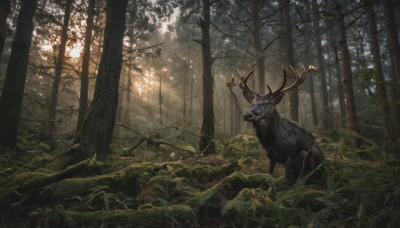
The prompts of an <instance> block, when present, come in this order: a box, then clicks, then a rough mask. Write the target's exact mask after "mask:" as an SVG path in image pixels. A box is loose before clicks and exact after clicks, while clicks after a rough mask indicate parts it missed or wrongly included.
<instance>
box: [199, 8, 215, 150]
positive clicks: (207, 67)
mask: <svg viewBox="0 0 400 228" xmlns="http://www.w3.org/2000/svg"><path fill="white" fill-rule="evenodd" d="M202 1H203V18H202V19H200V27H201V32H202V38H201V50H202V55H203V124H202V126H201V137H200V140H199V149H200V151H202V152H203V153H204V154H209V153H215V142H214V141H213V138H214V128H215V126H214V101H213V98H214V88H213V86H214V79H213V76H212V72H211V65H212V61H211V50H210V49H211V48H210V8H211V4H210V0H202Z"/></svg>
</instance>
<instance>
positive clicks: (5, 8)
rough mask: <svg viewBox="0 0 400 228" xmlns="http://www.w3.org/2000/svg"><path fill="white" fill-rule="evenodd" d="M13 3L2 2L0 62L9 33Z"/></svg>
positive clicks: (0, 15)
mask: <svg viewBox="0 0 400 228" xmlns="http://www.w3.org/2000/svg"><path fill="white" fill-rule="evenodd" d="M10 8H11V3H10V0H3V1H1V2H0V62H1V55H2V53H3V49H4V44H5V42H6V37H7V36H6V32H7V18H8V14H9V13H10Z"/></svg>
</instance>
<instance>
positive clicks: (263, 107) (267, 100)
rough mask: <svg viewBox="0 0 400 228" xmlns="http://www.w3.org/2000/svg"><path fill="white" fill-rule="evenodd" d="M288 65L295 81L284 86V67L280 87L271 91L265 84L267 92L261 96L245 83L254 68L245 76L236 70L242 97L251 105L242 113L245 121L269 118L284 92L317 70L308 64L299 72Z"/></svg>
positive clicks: (299, 83) (285, 76)
mask: <svg viewBox="0 0 400 228" xmlns="http://www.w3.org/2000/svg"><path fill="white" fill-rule="evenodd" d="M289 67H290V69H291V70H292V71H293V73H294V74H295V75H296V81H295V82H294V83H293V84H292V85H290V86H289V87H286V88H285V85H286V79H287V75H286V69H285V68H284V69H283V83H282V85H281V87H280V88H279V89H278V90H276V91H274V92H272V91H271V88H270V87H269V86H268V85H267V87H268V91H269V92H268V93H267V94H265V95H262V96H261V95H259V94H257V93H256V92H254V91H253V90H252V89H251V88H250V87H249V85H248V84H247V80H248V79H249V77H250V75H252V73H253V72H254V70H251V71H250V72H249V73H248V74H247V76H246V77H243V76H242V75H241V74H240V72H239V71H238V70H237V73H238V74H239V76H240V80H241V82H240V83H239V87H240V88H241V89H242V90H243V96H244V98H246V100H247V101H248V102H249V103H250V104H251V105H252V108H251V109H250V110H249V111H248V112H247V113H245V114H244V120H245V121H250V122H254V123H256V122H259V121H260V120H262V119H268V118H270V117H271V116H272V115H273V113H274V110H276V105H277V104H279V102H281V100H282V98H283V96H284V94H285V92H287V91H289V90H292V89H294V88H296V87H297V86H299V85H301V84H302V83H303V82H304V81H305V79H306V78H307V77H308V75H310V73H311V72H312V71H313V70H314V71H318V70H317V69H316V68H315V67H314V66H309V67H308V69H306V68H305V67H304V66H303V67H302V68H303V69H302V72H301V73H299V72H298V71H297V70H296V69H294V68H293V67H291V66H289Z"/></svg>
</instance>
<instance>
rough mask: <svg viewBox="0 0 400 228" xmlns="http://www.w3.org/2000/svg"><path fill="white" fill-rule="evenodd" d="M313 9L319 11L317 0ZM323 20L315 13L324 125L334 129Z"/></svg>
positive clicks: (314, 1)
mask: <svg viewBox="0 0 400 228" xmlns="http://www.w3.org/2000/svg"><path fill="white" fill-rule="evenodd" d="M312 4H313V5H312V6H313V7H312V8H313V11H314V12H316V11H318V5H317V1H316V0H313V3H312ZM320 20H321V15H320V14H319V13H314V16H313V22H314V23H313V24H314V34H315V43H316V46H317V56H318V69H319V71H320V72H321V73H320V78H321V91H322V106H323V118H322V119H323V127H324V128H325V129H332V128H333V126H332V120H331V114H330V113H331V111H330V108H329V101H328V86H327V83H326V75H325V74H326V70H325V64H324V58H323V53H322V45H321V31H320V27H319V22H320Z"/></svg>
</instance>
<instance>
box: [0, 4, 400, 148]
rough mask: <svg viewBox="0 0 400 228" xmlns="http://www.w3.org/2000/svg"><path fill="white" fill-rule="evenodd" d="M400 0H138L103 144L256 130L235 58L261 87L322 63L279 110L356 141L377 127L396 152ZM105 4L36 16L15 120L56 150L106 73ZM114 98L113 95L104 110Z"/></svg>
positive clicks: (4, 25) (202, 138)
mask: <svg viewBox="0 0 400 228" xmlns="http://www.w3.org/2000/svg"><path fill="white" fill-rule="evenodd" d="M398 4H399V3H396V2H392V1H360V2H353V1H335V2H332V1H316V0H302V1H288V0H282V1H259V0H252V1H244V2H241V1H228V0H218V1H201V2H199V1H190V0H187V1H186V0H185V1H184V0H176V1H162V0H160V1H139V0H137V1H131V2H130V3H129V4H128V5H127V13H126V20H125V23H126V30H125V32H124V36H123V41H122V47H121V48H122V49H121V51H122V52H121V53H122V54H121V55H122V61H121V64H120V63H116V65H121V74H120V80H119V81H118V85H117V86H118V87H119V89H118V90H119V94H120V95H119V99H118V108H116V110H117V111H116V113H115V117H113V116H114V114H113V115H111V114H110V115H109V117H110V118H108V119H109V121H111V122H114V118H115V119H116V121H115V124H116V125H115V134H113V133H110V131H111V129H114V127H108V130H107V131H108V132H109V133H107V135H108V136H107V137H105V138H107V140H100V141H104V142H106V144H103V145H102V147H106V145H107V144H110V143H113V144H119V145H122V146H126V147H131V146H132V145H135V142H137V139H138V138H140V137H141V135H146V136H149V137H150V136H151V137H159V138H167V137H168V136H170V135H172V134H174V133H172V131H174V130H173V129H175V128H174V127H176V126H178V125H179V126H183V125H184V126H185V127H188V128H190V129H191V131H192V132H193V133H195V135H191V136H182V140H183V141H185V140H189V141H190V142H191V143H194V142H195V141H197V143H195V144H193V146H195V147H196V148H198V149H199V150H200V151H204V152H205V153H212V152H214V151H215V145H214V142H215V140H216V139H217V138H226V137H231V136H235V135H236V134H240V133H244V134H252V130H251V127H250V126H249V125H248V124H246V123H244V122H243V121H242V117H241V115H242V114H241V111H243V110H245V109H247V108H248V106H247V104H246V103H245V101H244V100H243V99H242V98H241V94H240V91H238V90H237V89H235V88H233V90H232V92H233V93H231V91H230V90H229V89H228V88H227V87H226V82H227V81H230V80H231V77H232V74H235V69H236V68H238V69H239V71H240V72H245V71H248V70H250V69H252V68H255V69H256V73H257V75H258V77H254V78H253V79H251V81H250V82H249V84H250V85H251V86H252V87H253V88H257V90H258V92H259V93H261V94H262V93H264V92H266V86H267V85H269V86H270V87H271V88H272V89H274V88H275V87H277V86H278V85H280V84H281V80H282V70H281V66H282V65H283V66H286V67H287V66H288V65H293V66H294V67H297V68H298V67H300V66H301V65H306V66H307V65H315V66H316V67H317V68H318V69H319V70H320V74H317V75H314V76H313V79H312V80H309V81H307V82H306V83H304V84H303V85H302V86H301V87H299V89H298V91H297V92H296V91H292V94H290V95H289V96H287V97H286V98H284V100H283V102H282V105H281V106H280V107H279V109H280V110H279V111H280V113H282V115H283V116H285V117H288V118H289V119H291V120H294V121H298V122H299V123H300V124H301V125H303V126H305V127H307V128H308V129H312V130H314V131H315V132H319V133H321V134H328V135H336V136H338V135H339V136H341V137H344V135H345V136H346V137H347V138H348V139H350V138H351V139H352V140H353V141H354V143H353V144H354V148H358V147H359V146H360V144H362V142H363V137H371V138H375V139H376V143H378V144H385V145H386V146H387V147H386V148H387V149H388V151H392V152H393V151H395V149H394V148H396V147H398V142H397V138H398V137H397V135H398V130H395V129H396V127H391V126H398V121H399V118H398V116H399V115H398V113H399V112H398V110H399V105H398V96H397V90H398V80H399V79H398V78H399V77H398V76H397V71H398V70H397V67H399V66H398V65H399V64H398V63H397V60H396V59H397V56H398V53H397V51H398V50H397V49H398V43H399V42H398V34H397V32H398V27H397V26H396V25H397V24H396V23H397V21H398V18H396V12H397V11H398V8H399V6H398ZM106 5H107V3H106V1H103V0H99V1H94V0H91V1H79V0H65V1H64V0H63V1H39V2H38V10H37V12H36V14H35V15H34V19H32V20H31V21H33V22H34V24H36V27H35V29H34V33H33V37H32V45H31V48H30V52H29V54H30V56H31V58H30V60H29V62H28V63H27V67H28V68H27V69H28V70H27V77H26V80H25V83H26V85H27V86H26V87H25V89H24V92H23V94H24V95H23V96H24V99H23V102H22V98H21V102H22V106H21V107H22V109H21V110H22V111H21V120H22V122H21V124H22V128H21V127H20V130H21V129H36V130H33V132H31V133H34V132H36V133H37V135H36V136H35V137H37V138H38V139H40V140H42V141H43V142H46V143H47V144H50V145H51V146H52V148H51V150H52V151H53V150H55V151H57V152H56V153H60V152H61V151H62V150H64V149H65V146H66V145H69V144H70V143H71V142H72V140H73V138H74V136H75V134H76V133H77V132H79V131H80V129H81V127H82V124H83V122H84V119H85V116H86V113H87V112H86V111H87V107H89V106H90V105H91V104H92V105H94V103H93V102H95V103H97V102H98V101H96V99H95V98H94V93H95V91H96V86H97V84H99V83H100V81H101V80H100V78H99V74H100V72H98V70H99V68H100V66H101V64H100V62H101V56H102V54H104V51H103V50H104V48H105V47H104V46H105V43H104V42H105V41H104V40H103V37H104V28H105V26H106V21H105V20H106V11H105V9H106ZM338 6H340V10H339V7H338ZM208 8H209V9H208ZM0 10H1V12H2V13H1V18H0V41H1V42H0V47H1V43H2V41H5V42H4V49H3V51H2V54H1V56H2V58H1V61H0V72H1V74H0V75H1V77H0V82H1V86H2V92H4V93H6V92H5V91H7V89H9V88H11V87H8V86H6V84H5V82H6V81H7V80H6V79H5V78H6V77H5V75H6V73H3V72H6V68H7V65H10V63H11V62H12V61H11V60H12V58H11V55H10V54H11V53H12V46H11V43H12V42H11V41H12V37H13V36H14V37H15V36H16V34H17V31H16V29H17V27H18V26H17V15H18V11H19V10H20V5H18V4H15V2H14V1H2V3H1V5H0ZM3 12H4V13H3ZM8 12H9V13H8ZM5 18H6V19H5ZM366 24H368V26H361V25H366ZM13 33H15V35H14V34H13ZM2 37H5V38H2ZM345 39H346V40H347V42H344V40H345ZM346 43H347V51H346V48H345V47H344V46H345V44H346ZM0 51H1V49H0ZM379 65H380V66H379ZM115 73H118V72H117V71H116V72H115ZM118 74H119V73H118ZM289 76H291V75H289ZM234 77H237V76H234ZM310 79H311V78H310ZM236 81H237V78H236ZM311 82H312V83H311ZM95 85H96V86H95ZM113 86H115V85H113ZM113 88H114V87H113ZM114 89H115V88H114ZM114 89H112V90H114ZM110 91H111V89H110ZM385 91H386V92H385ZM114 92H115V91H114ZM351 93H353V95H351ZM385 93H386V95H385ZM113 94H114V95H115V94H116V92H115V93H113ZM114 95H112V96H114ZM110 96H111V95H110ZM235 96H236V98H235ZM105 97H107V96H105ZM105 97H104V99H105V100H106V98H105ZM108 98H110V99H111V97H108ZM108 98H107V99H108ZM2 99H5V100H7V101H9V102H11V100H9V99H8V98H7V99H6V98H2ZM115 99H116V98H115V97H114V98H113V99H111V100H113V101H116V100H115ZM105 100H102V99H101V102H100V103H105ZM114 105H116V104H114V103H113V104H111V103H110V104H107V106H108V108H110V109H107V110H111V109H113V108H114ZM345 107H347V110H346V108H345ZM377 107H379V108H377ZM4 110H7V111H10V110H11V106H9V105H7V107H6V108H3V110H2V111H3V112H4ZM113 112H114V111H112V113H113ZM89 116H90V115H87V117H88V118H89ZM357 119H358V120H357ZM2 121H4V122H9V121H7V120H5V119H4V118H2ZM97 125H101V126H105V124H99V123H98V124H97ZM15 126H17V128H18V124H17V125H15ZM372 127H377V128H378V129H379V131H376V134H377V135H378V136H377V137H375V136H372V132H371V130H370V129H371V128H372ZM17 128H16V129H17ZM38 128H40V129H41V131H38V130H37V129H38ZM347 130H349V131H347ZM14 131H15V132H16V131H17V130H14ZM7 132H8V131H7ZM40 132H41V133H40ZM88 132H91V131H88ZM379 132H380V133H379ZM382 132H386V136H383V135H385V134H383V133H382ZM49 133H50V134H49ZM381 133H382V134H381ZM20 134H23V133H20ZM85 134H88V133H84V134H83V135H85ZM83 135H82V134H81V136H83ZM111 139H113V141H112V142H111V141H110V140H111ZM5 141H7V142H8V141H9V140H5ZM78 141H79V140H77V141H76V142H78ZM89 141H90V140H89ZM384 141H386V143H383V142H384ZM15 142H16V141H15ZM50 142H51V143H50ZM349 142H350V141H349ZM14 144H15V143H14ZM144 147H147V145H144ZM149 148H150V149H149ZM147 149H149V150H151V145H148V148H147ZM205 149H207V151H205ZM97 150H100V148H97V149H96V151H97ZM94 151H95V150H93V151H92V152H90V153H89V154H91V153H94ZM389 154H390V153H389Z"/></svg>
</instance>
